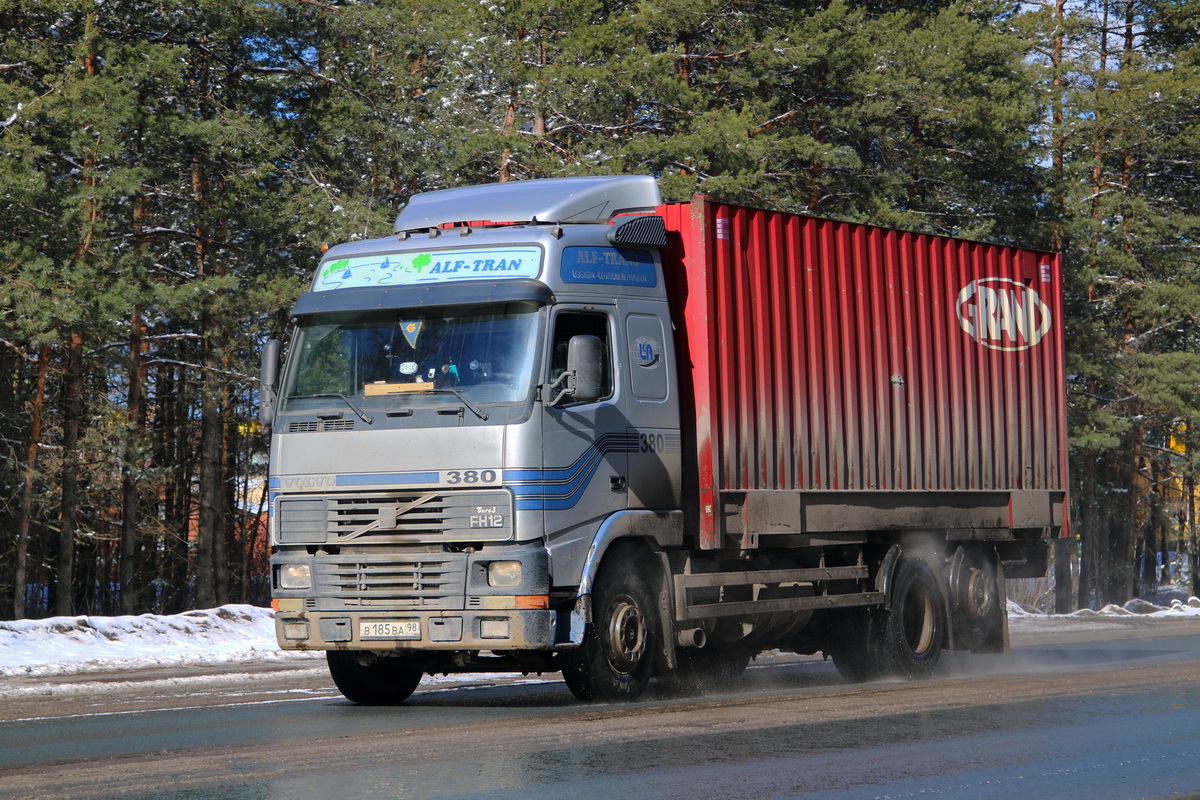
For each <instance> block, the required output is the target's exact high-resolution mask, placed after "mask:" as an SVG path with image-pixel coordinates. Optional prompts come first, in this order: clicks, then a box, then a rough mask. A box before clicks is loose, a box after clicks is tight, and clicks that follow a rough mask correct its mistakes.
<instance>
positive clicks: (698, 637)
mask: <svg viewBox="0 0 1200 800" xmlns="http://www.w3.org/2000/svg"><path fill="white" fill-rule="evenodd" d="M675 636H676V640H677V641H678V642H679V646H680V647H704V645H705V643H706V642H707V641H708V636H707V634H705V633H704V629H703V628H688V629H687V630H684V631H678V632H676V634H675Z"/></svg>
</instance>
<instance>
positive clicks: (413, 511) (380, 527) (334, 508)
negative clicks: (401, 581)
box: [278, 489, 513, 545]
mask: <svg viewBox="0 0 1200 800" xmlns="http://www.w3.org/2000/svg"><path fill="white" fill-rule="evenodd" d="M512 505H513V503H512V494H511V493H510V492H508V491H507V490H503V489H501V490H495V489H493V490H490V491H477V492H471V491H458V492H437V491H431V492H425V491H421V490H419V489H416V490H405V491H394V492H373V493H367V494H338V495H328V496H325V497H307V498H305V499H290V498H282V499H280V501H279V506H278V513H279V528H278V530H279V541H280V543H282V544H350V543H353V544H355V545H358V544H367V543H372V544H400V543H404V542H499V541H507V540H509V539H511V538H512V534H513V519H512V515H513V512H512Z"/></svg>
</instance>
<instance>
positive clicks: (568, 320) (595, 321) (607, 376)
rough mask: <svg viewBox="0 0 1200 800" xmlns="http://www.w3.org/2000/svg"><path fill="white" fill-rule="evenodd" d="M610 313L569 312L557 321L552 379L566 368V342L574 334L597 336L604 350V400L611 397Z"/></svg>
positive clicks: (551, 358) (551, 366) (555, 323)
mask: <svg viewBox="0 0 1200 800" xmlns="http://www.w3.org/2000/svg"><path fill="white" fill-rule="evenodd" d="M608 327H609V326H608V315H606V314H597V313H594V312H582V311H581V312H574V311H571V312H567V313H563V314H559V315H558V317H557V318H556V319H555V321H554V338H553V340H552V349H551V354H550V380H551V381H555V380H557V379H558V376H560V375H562V374H563V372H564V371H565V370H566V369H567V344H568V343H569V342H570V341H571V337H572V336H595V337H596V338H597V339H599V340H600V344H601V346H602V350H603V353H604V363H603V364H602V366H601V371H600V374H601V392H600V397H601V399H604V398H608V397H612V393H613V377H612V376H613V364H612V341H611V337H610V336H609V333H608Z"/></svg>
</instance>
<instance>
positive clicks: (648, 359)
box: [632, 336, 658, 367]
mask: <svg viewBox="0 0 1200 800" xmlns="http://www.w3.org/2000/svg"><path fill="white" fill-rule="evenodd" d="M632 348H633V358H634V360H635V361H636V362H637V365H638V366H639V367H653V366H654V365H655V364H657V363H658V342H656V341H654V340H653V339H651V338H650V337H648V336H639V337H638V338H636V339H634V340H633V345H632Z"/></svg>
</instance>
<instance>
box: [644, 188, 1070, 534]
mask: <svg viewBox="0 0 1200 800" xmlns="http://www.w3.org/2000/svg"><path fill="white" fill-rule="evenodd" d="M659 213H660V214H662V215H663V217H664V219H665V220H666V223H667V229H668V231H669V232H670V235H669V238H670V246H669V248H668V250H667V252H666V253H665V255H664V271H665V272H666V274H667V282H668V285H669V287H670V292H671V303H672V307H673V308H672V313H673V315H674V317H675V318H676V319H682V320H683V325H682V326H681V329H680V330H679V331H677V334H676V338H677V346H678V347H679V350H680V363H681V365H682V366H681V369H680V383H681V395H682V401H683V403H684V416H685V418H686V417H687V416H688V408H689V405H691V407H692V408H694V414H695V417H694V419H695V421H696V431H695V438H694V441H693V442H692V444H693V446H694V448H695V451H696V459H697V463H698V474H697V479H698V482H699V486H698V490H699V498H700V504H701V509H700V512H701V517H702V521H701V526H702V529H703V528H705V527H708V526H709V525H711V524H712V522H711V519H710V520H709V521H708V523H707V524H706V523H705V521H704V517H711V515H712V513H713V511H712V507H713V506H714V505H715V506H717V507H718V508H719V504H718V498H719V492H722V491H754V490H780V489H791V490H805V491H826V492H828V491H842V490H849V491H872V490H878V491H906V492H907V491H970V490H976V491H1015V490H1031V489H1035V490H1061V489H1064V484H1065V482H1066V443H1065V437H1066V427H1065V426H1066V420H1065V415H1066V411H1065V400H1064V386H1065V382H1064V375H1063V355H1062V354H1063V338H1062V337H1063V333H1062V331H1063V327H1062V299H1061V297H1062V291H1061V280H1062V276H1061V268H1060V267H1061V261H1060V258H1059V256H1057V255H1052V254H1047V253H1040V252H1035V251H1030V250H1021V249H1017V248H1012V247H1002V246H999V245H992V244H981V243H978V242H969V241H963V240H958V239H951V238H946V237H940V236H931V235H921V234H913V233H906V232H901V231H893V230H885V229H881V228H874V227H869V226H864V225H854V224H849V223H842V222H832V221H829V220H823V219H816V218H811V217H802V216H797V215H794V214H786V213H781V212H772V211H764V210H759V209H752V208H743V207H739V206H732V205H724V204H720V203H714V202H711V201H709V200H708V199H706V198H703V197H697V198H696V199H695V200H694V201H693V202H692V203H681V204H669V205H666V206H663V207H661V208H660V209H659ZM689 362H690V365H691V369H690V371H689V370H688V364H689ZM704 533H711V531H705V532H704Z"/></svg>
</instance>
